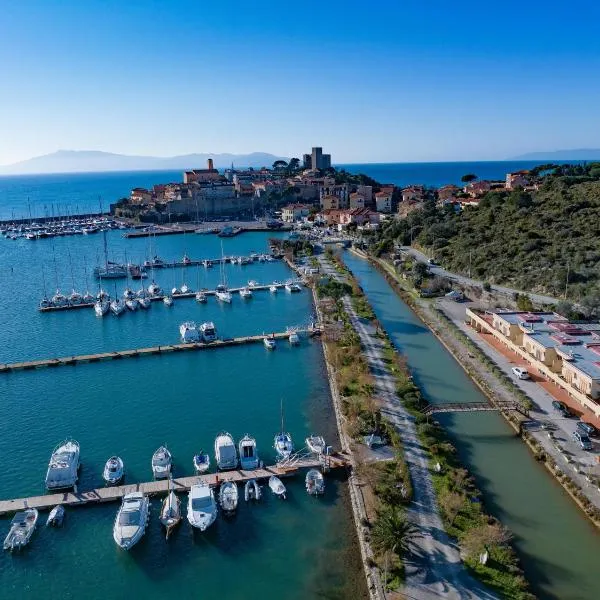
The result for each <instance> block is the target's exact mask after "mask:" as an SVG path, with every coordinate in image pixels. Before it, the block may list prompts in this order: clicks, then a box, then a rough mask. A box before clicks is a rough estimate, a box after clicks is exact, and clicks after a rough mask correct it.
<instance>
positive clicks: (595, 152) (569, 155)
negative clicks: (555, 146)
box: [509, 148, 600, 161]
mask: <svg viewBox="0 0 600 600" xmlns="http://www.w3.org/2000/svg"><path fill="white" fill-rule="evenodd" d="M509 160H548V161H553V160H600V149H599V148H580V149H575V150H553V151H551V152H529V153H527V154H521V155H519V156H513V157H512V158H510V159H509Z"/></svg>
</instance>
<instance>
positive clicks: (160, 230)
mask: <svg viewBox="0 0 600 600" xmlns="http://www.w3.org/2000/svg"><path fill="white" fill-rule="evenodd" d="M224 227H239V228H240V230H239V231H238V232H236V234H235V235H237V234H239V233H244V232H246V231H267V232H268V231H289V230H290V229H291V227H290V226H289V225H283V226H281V227H275V228H273V227H268V226H267V224H266V223H257V222H254V223H253V222H249V221H234V222H220V221H210V222H208V223H206V224H204V226H203V225H197V224H196V225H194V224H179V225H172V226H170V227H167V226H165V225H156V226H154V227H152V228H148V229H146V230H142V231H133V232H128V233H125V234H124V237H126V238H143V237H155V236H161V235H178V234H179V235H181V234H190V233H191V234H194V233H199V234H210V233H215V235H217V232H216V231H213V230H215V229H218V230H219V231H220V230H221V229H223V228H224ZM226 237H231V236H226Z"/></svg>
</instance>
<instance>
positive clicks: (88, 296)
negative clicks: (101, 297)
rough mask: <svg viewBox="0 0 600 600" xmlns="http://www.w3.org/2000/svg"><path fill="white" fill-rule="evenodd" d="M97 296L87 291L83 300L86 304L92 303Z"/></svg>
mask: <svg viewBox="0 0 600 600" xmlns="http://www.w3.org/2000/svg"><path fill="white" fill-rule="evenodd" d="M94 300H95V298H94V296H93V295H92V294H90V293H89V292H88V291H86V293H85V294H84V295H83V302H84V304H92V303H93V302H94Z"/></svg>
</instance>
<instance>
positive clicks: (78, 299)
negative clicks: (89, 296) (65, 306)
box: [69, 290, 83, 306]
mask: <svg viewBox="0 0 600 600" xmlns="http://www.w3.org/2000/svg"><path fill="white" fill-rule="evenodd" d="M82 302H83V296H82V295H81V294H80V293H79V292H76V291H75V290H73V291H72V292H71V293H70V294H69V304H71V305H73V306H76V305H77V304H81V303H82Z"/></svg>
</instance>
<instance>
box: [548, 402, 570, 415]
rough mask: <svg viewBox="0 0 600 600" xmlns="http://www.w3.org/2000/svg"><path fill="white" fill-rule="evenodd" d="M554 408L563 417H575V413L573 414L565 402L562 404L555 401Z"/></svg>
mask: <svg viewBox="0 0 600 600" xmlns="http://www.w3.org/2000/svg"><path fill="white" fill-rule="evenodd" d="M552 408H553V409H554V410H555V411H557V412H559V413H561V414H562V416H563V417H572V416H573V413H572V412H571V410H570V409H569V407H568V406H567V405H566V404H565V403H564V402H560V400H553V401H552Z"/></svg>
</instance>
